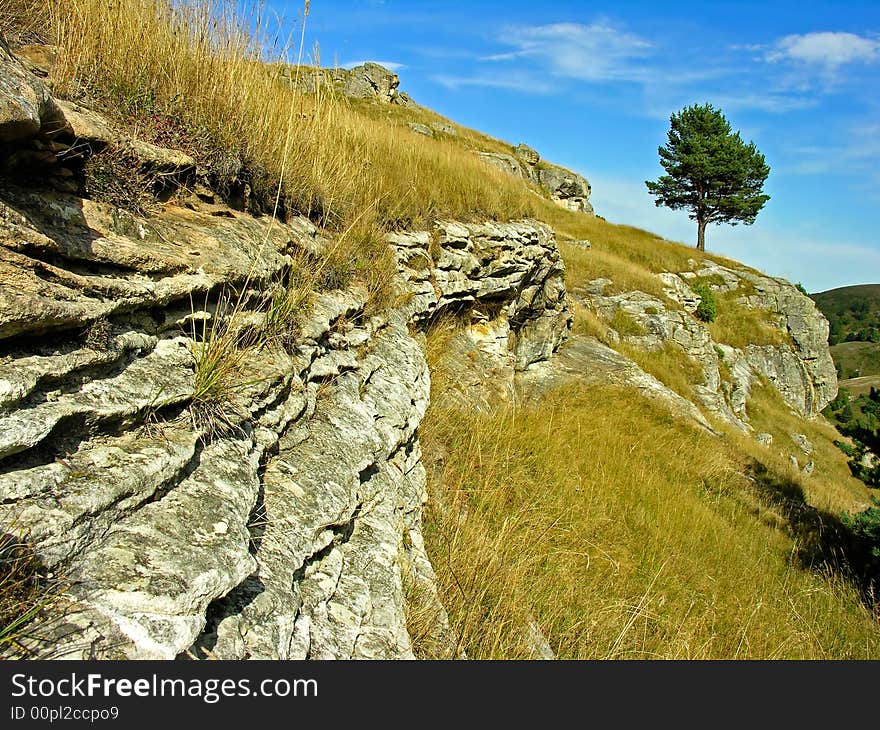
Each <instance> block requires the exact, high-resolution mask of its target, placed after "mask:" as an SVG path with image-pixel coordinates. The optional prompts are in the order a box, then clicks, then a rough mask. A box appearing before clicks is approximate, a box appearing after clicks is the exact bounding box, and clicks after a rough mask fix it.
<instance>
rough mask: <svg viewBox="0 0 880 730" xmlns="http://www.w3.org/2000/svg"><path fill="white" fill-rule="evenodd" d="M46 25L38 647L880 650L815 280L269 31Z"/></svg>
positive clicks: (192, 24) (11, 618) (36, 52)
mask: <svg viewBox="0 0 880 730" xmlns="http://www.w3.org/2000/svg"><path fill="white" fill-rule="evenodd" d="M43 7H44V6H43V4H40V3H37V4H33V3H7V4H6V5H4V6H0V8H3V9H4V10H5V12H0V18H2V19H3V23H4V25H3V26H2V27H0V32H2V33H3V34H4V36H5V37H6V38H8V39H10V40H12V41H13V43H12V44H11V45H10V44H7V43H6V42H5V41H4V42H3V44H2V47H0V55H2V56H3V64H2V65H0V99H2V102H3V103H2V105H0V112H2V114H0V277H2V282H3V285H2V288H0V524H2V525H3V526H4V527H3V528H2V532H3V533H7V537H4V538H3V541H2V542H0V551H3V553H4V556H6V555H9V556H11V557H10V559H4V560H3V561H2V563H0V567H2V569H3V570H5V571H7V573H8V576H4V578H5V577H9V580H2V581H0V588H2V589H0V650H2V651H3V653H4V654H5V655H9V656H21V655H24V656H29V657H40V658H97V659H147V658H149V659H169V660H170V659H176V658H180V659H214V658H219V659H228V660H243V659H305V658H311V659H330V658H334V659H403V658H461V659H464V658H472V659H482V658H489V659H502V658H503V659H510V658H734V657H736V658H823V659H828V658H878V657H880V624H878V623H877V609H876V606H875V604H874V596H875V595H876V593H875V591H876V587H877V580H878V566H877V565H876V560H873V559H872V557H871V556H872V553H871V550H872V549H873V548H874V545H873V543H871V542H870V536H866V533H864V532H860V531H859V530H857V529H855V528H854V527H853V523H852V520H853V519H856V518H854V517H853V516H854V515H865V514H868V515H870V514H872V513H870V512H867V511H866V510H868V508H869V506H870V505H871V492H870V491H869V490H868V488H867V487H866V486H865V484H863V483H862V482H860V481H858V480H857V479H855V478H853V476H852V475H851V473H850V470H849V467H848V465H847V458H846V456H845V455H844V454H843V453H842V452H841V451H840V450H839V449H838V448H837V447H836V446H835V444H834V441H835V439H836V438H838V434H837V433H836V431H835V430H834V429H833V427H832V426H831V425H830V424H829V423H828V422H827V421H825V420H824V419H823V418H822V416H821V415H820V413H821V411H822V409H823V408H825V407H826V406H827V405H828V404H829V403H831V402H832V401H833V399H834V398H835V396H836V395H837V378H836V375H835V370H834V364H833V362H832V359H831V355H830V353H829V349H828V322H827V320H826V319H825V318H824V317H823V316H822V314H821V313H820V312H819V311H818V310H817V309H816V306H815V305H814V303H813V301H812V300H811V299H809V298H808V297H806V296H804V295H803V294H802V293H801V292H800V291H799V290H798V289H797V288H796V287H794V286H792V285H791V284H790V283H789V282H787V281H785V280H782V279H777V278H774V277H771V276H768V275H765V274H762V273H761V272H758V271H755V270H754V269H751V268H749V267H747V266H744V265H743V264H740V263H738V262H736V261H732V260H729V259H724V258H722V257H718V256H714V255H711V254H705V253H702V252H698V251H696V250H694V249H693V248H691V247H688V246H684V245H682V244H677V243H673V242H669V241H665V240H664V239H662V238H660V237H658V236H656V235H654V234H651V233H649V232H646V231H642V230H639V229H635V228H632V227H628V226H620V225H614V224H610V223H607V222H606V221H604V220H602V219H601V218H600V217H598V216H596V215H595V214H594V211H593V209H592V205H591V204H590V200H589V198H590V193H591V189H590V185H589V182H588V181H587V180H586V179H584V178H583V177H582V176H580V175H578V174H576V173H574V172H572V171H569V170H566V169H565V168H562V167H560V166H558V165H556V164H550V163H548V162H547V161H545V160H543V159H541V156H540V154H539V153H538V152H537V151H535V150H533V149H531V148H529V147H528V146H526V145H523V144H515V143H508V142H505V141H501V140H496V139H492V138H491V137H488V136H486V135H484V134H482V133H480V132H478V131H475V130H469V129H467V128H464V127H461V126H460V125H457V124H456V123H455V122H454V121H453V120H448V119H445V118H443V117H441V116H439V115H437V114H435V113H434V112H432V111H430V110H427V109H425V108H423V107H421V106H419V105H418V104H417V103H416V101H414V100H412V99H410V98H409V97H408V96H406V94H405V93H402V92H401V91H400V89H399V85H400V79H399V78H398V77H396V76H395V75H394V74H392V73H391V72H389V71H387V70H386V69H382V68H381V67H378V66H375V65H374V64H365V65H364V66H362V67H359V68H356V69H353V70H351V71H347V72H342V71H340V70H338V69H337V70H330V69H307V68H305V67H303V66H301V65H290V64H288V63H286V60H287V59H286V58H285V59H279V60H284V61H285V62H284V63H280V62H275V60H276V59H270V60H271V61H272V62H267V58H266V53H265V49H266V47H268V46H267V45H266V44H265V43H264V41H265V39H263V38H254V37H252V36H251V35H249V32H245V29H248V30H249V29H251V28H253V27H255V24H254V23H253V22H251V20H252V18H250V17H249V16H244V17H241V16H228V17H227V16H223V17H222V19H221V20H218V16H217V14H216V13H214V12H212V10H214V9H216V8H215V7H214V6H213V5H212V4H210V3H191V4H186V5H184V6H182V8H183V9H181V7H180V6H179V5H178V4H176V3H170V2H169V3H165V2H160V3H155V2H146V1H144V0H121V1H120V2H117V3H115V4H108V3H104V2H98V0H86V1H84V2H77V3H72V2H69V1H65V0H52V2H50V3H48V5H47V7H48V8H49V10H50V11H51V12H50V13H49V15H48V16H46V15H44V14H43V13H42V10H41V9H42V8H43ZM13 11H15V12H13ZM22 28H26V32H25V31H24V30H22ZM599 212H600V213H601V211H599ZM710 297H711V298H714V299H715V300H716V309H717V316H716V317H715V318H714V320H713V321H704V320H703V319H701V318H700V317H699V316H697V311H698V307H699V305H700V303H701V300H702V299H708V298H710ZM10 586H12V587H11V588H10Z"/></svg>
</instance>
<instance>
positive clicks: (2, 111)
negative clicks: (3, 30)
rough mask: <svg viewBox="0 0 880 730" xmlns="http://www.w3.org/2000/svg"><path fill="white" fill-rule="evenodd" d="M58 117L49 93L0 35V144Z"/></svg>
mask: <svg viewBox="0 0 880 730" xmlns="http://www.w3.org/2000/svg"><path fill="white" fill-rule="evenodd" d="M60 119H61V115H60V112H59V110H58V107H57V105H56V104H55V101H54V100H53V99H52V96H51V94H49V91H48V90H47V89H46V87H45V86H44V84H43V82H42V81H40V79H38V78H37V77H36V76H34V75H33V74H32V73H30V72H29V71H28V70H27V69H26V68H25V67H24V66H23V65H22V63H21V62H20V61H19V60H18V59H17V58H16V57H15V56H14V55H13V54H12V52H11V51H10V50H9V46H7V45H6V42H5V41H3V40H2V38H0V145H2V144H6V143H9V142H15V141H17V140H21V139H28V138H30V137H32V136H34V135H35V134H37V133H38V132H39V131H40V130H41V129H44V130H45V129H52V128H53V127H54V126H56V125H58V124H59V122H60Z"/></svg>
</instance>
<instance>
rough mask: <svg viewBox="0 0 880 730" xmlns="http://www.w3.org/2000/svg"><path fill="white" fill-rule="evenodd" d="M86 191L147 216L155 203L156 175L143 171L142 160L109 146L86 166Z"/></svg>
mask: <svg viewBox="0 0 880 730" xmlns="http://www.w3.org/2000/svg"><path fill="white" fill-rule="evenodd" d="M83 176H84V180H85V182H84V192H85V194H86V196H88V197H89V198H91V199H92V200H96V201H98V202H100V203H108V204H109V205H113V206H115V207H117V208H121V209H122V210H127V211H128V212H130V213H133V214H135V215H140V216H143V215H147V213H149V210H150V208H151V207H152V206H153V205H154V204H155V202H156V197H155V194H154V188H155V178H154V177H153V176H151V175H148V174H146V173H145V172H143V171H142V170H141V167H140V164H139V162H138V161H137V160H136V159H134V158H132V157H131V156H129V155H126V154H125V153H123V152H121V151H119V150H115V149H107V150H103V151H101V152H99V153H98V154H96V155H93V156H92V157H90V158H89V159H88V161H87V162H86V164H85V166H84V167H83Z"/></svg>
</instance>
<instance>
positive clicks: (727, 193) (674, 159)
mask: <svg viewBox="0 0 880 730" xmlns="http://www.w3.org/2000/svg"><path fill="white" fill-rule="evenodd" d="M669 121H670V129H669V133H668V135H667V136H668V138H669V141H668V142H667V143H666V145H665V146H663V147H660V148H658V152H659V153H660V164H661V165H663V168H664V169H665V170H666V172H667V173H668V174H666V175H661V176H660V178H659V179H658V180H657V181H656V182H651V181H649V180H646V181H645V184H646V185H647V186H648V191H649V192H650V193H651V195H653V196H654V198H655V200H654V203H655V205H657V206H658V207H659V206H661V205H665V206H666V207H668V208H671V209H672V210H678V209H681V208H685V209H687V210H689V211H690V218H691V220H695V221H696V222H697V248H698V249H699V250H700V251H705V250H706V226H707V225H708V224H709V223H729V224H731V225H736V224H737V223H745V224H746V225H751V224H752V223H754V222H755V218H756V217H757V215H758V213H759V212H760V210H761V208H763V207H764V204H765V203H766V202H767V201H768V200H770V196H769V195H764V194H763V192H762V189H763V187H764V182H765V181H766V180H767V175H769V174H770V167H769V166H768V165H767V163H766V161H765V160H764V155H762V154H761V153H760V152H759V151H758V149H757V148H756V147H755V143H754V142H749V143H748V144H746V143H745V142H743V141H742V138H741V137H740V136H739V132H736V133H735V134H734V133H731V131H730V123H729V122H728V121H727V119H726V118H725V117H724V114H722V113H721V110H719V109H716V108H715V107H713V106H712V105H711V104H704V105H698V104H694V105H693V106H689V107H685V108H684V109H682V110H681V111H679V112H676V113H675V114H673V115H672V116H671V117H670V119H669Z"/></svg>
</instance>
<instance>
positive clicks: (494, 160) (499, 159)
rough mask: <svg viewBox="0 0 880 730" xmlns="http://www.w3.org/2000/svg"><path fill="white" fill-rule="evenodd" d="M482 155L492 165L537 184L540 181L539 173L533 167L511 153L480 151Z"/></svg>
mask: <svg viewBox="0 0 880 730" xmlns="http://www.w3.org/2000/svg"><path fill="white" fill-rule="evenodd" d="M480 157H481V158H482V159H483V160H484V161H485V162H487V163H488V164H490V165H492V167H497V168H498V169H499V170H501V171H502V172H506V173H507V174H508V175H513V176H515V177H519V178H522V179H523V180H528V181H529V182H532V183H536V184H537V182H538V174H537V173H536V172H535V171H534V170H533V169H532V168H531V167H529V166H528V165H523V164H521V163H520V162H519V160H517V159H516V158H515V157H513V156H511V155H504V154H501V153H498V152H480Z"/></svg>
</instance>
